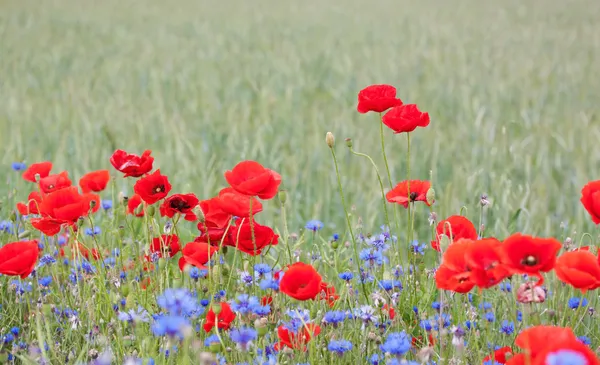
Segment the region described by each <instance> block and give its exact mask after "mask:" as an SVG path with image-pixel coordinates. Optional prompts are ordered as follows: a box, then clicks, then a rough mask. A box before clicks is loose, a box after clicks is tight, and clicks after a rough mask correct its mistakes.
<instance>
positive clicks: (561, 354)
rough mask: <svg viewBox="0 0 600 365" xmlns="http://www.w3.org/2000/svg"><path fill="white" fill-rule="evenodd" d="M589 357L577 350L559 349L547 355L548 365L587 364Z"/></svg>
mask: <svg viewBox="0 0 600 365" xmlns="http://www.w3.org/2000/svg"><path fill="white" fill-rule="evenodd" d="M587 363H588V361H587V359H586V358H585V357H584V356H583V355H582V354H581V353H579V352H577V351H571V350H559V351H556V352H551V353H550V354H548V356H546V364H547V365H586V364H587Z"/></svg>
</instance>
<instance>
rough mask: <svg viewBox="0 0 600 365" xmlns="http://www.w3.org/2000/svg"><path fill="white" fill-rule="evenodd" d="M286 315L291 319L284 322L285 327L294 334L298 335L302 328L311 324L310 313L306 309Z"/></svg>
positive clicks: (292, 311) (291, 311)
mask: <svg viewBox="0 0 600 365" xmlns="http://www.w3.org/2000/svg"><path fill="white" fill-rule="evenodd" d="M285 314H287V316H288V317H290V318H291V319H290V321H288V322H283V326H284V327H285V328H287V329H288V330H289V331H290V332H292V333H298V330H299V329H300V328H302V327H303V326H304V325H305V324H306V323H309V322H310V312H309V311H308V310H306V309H296V310H288V311H286V312H285Z"/></svg>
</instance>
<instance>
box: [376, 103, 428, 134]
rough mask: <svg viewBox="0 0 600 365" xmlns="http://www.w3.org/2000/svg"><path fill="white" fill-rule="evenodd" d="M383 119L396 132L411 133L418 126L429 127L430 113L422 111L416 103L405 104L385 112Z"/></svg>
mask: <svg viewBox="0 0 600 365" xmlns="http://www.w3.org/2000/svg"><path fill="white" fill-rule="evenodd" d="M382 120H383V124H385V125H386V126H388V127H389V128H390V129H391V130H393V131H394V133H409V132H412V131H414V130H415V129H417V127H427V126H428V125H429V114H427V113H423V112H421V111H420V110H419V108H417V105H416V104H404V105H400V106H396V107H394V108H392V109H391V110H390V111H389V112H387V113H385V115H384V116H383V118H382Z"/></svg>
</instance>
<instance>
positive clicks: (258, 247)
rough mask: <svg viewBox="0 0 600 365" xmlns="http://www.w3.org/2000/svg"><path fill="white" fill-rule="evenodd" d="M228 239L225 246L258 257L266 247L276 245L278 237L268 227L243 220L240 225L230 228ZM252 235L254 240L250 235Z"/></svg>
mask: <svg viewBox="0 0 600 365" xmlns="http://www.w3.org/2000/svg"><path fill="white" fill-rule="evenodd" d="M230 230H231V233H230V239H229V240H227V242H224V244H226V245H227V246H233V247H235V248H237V249H238V250H240V251H242V252H245V253H247V254H248V255H251V256H256V255H260V253H261V252H262V250H263V249H264V248H265V247H267V246H268V245H273V246H275V245H277V243H278V242H279V235H276V234H275V232H273V230H272V229H271V228H270V227H267V226H263V225H260V224H258V223H256V221H253V223H252V224H251V223H250V220H249V219H243V220H242V222H241V223H240V224H238V225H237V226H235V227H231V228H230ZM253 234H254V239H253V238H252V235H253Z"/></svg>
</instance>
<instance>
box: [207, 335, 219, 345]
mask: <svg viewBox="0 0 600 365" xmlns="http://www.w3.org/2000/svg"><path fill="white" fill-rule="evenodd" d="M213 343H218V344H220V343H221V340H219V336H217V335H210V336H208V337H207V338H206V339H205V340H204V346H206V347H208V346H210V345H211V344H213Z"/></svg>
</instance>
